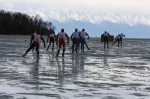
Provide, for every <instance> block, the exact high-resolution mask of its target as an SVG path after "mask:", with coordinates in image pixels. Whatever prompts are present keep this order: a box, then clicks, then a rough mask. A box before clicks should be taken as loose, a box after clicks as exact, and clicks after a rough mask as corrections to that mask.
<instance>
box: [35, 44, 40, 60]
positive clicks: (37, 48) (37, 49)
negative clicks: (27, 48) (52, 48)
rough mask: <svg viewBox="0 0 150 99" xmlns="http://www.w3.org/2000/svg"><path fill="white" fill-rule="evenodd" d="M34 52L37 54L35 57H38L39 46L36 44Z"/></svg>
mask: <svg viewBox="0 0 150 99" xmlns="http://www.w3.org/2000/svg"><path fill="white" fill-rule="evenodd" d="M35 46H36V52H37V57H39V44H36V45H35Z"/></svg>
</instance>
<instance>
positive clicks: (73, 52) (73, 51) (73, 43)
mask: <svg viewBox="0 0 150 99" xmlns="http://www.w3.org/2000/svg"><path fill="white" fill-rule="evenodd" d="M74 46H75V39H73V45H72V53H74Z"/></svg>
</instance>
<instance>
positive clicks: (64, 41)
mask: <svg viewBox="0 0 150 99" xmlns="http://www.w3.org/2000/svg"><path fill="white" fill-rule="evenodd" d="M62 45H63V53H62V57H64V54H65V41H63V43H62Z"/></svg>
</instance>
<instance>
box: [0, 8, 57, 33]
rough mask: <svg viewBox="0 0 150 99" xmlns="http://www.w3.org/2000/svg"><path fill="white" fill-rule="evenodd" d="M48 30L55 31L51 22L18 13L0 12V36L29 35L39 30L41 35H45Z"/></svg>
mask: <svg viewBox="0 0 150 99" xmlns="http://www.w3.org/2000/svg"><path fill="white" fill-rule="evenodd" d="M50 28H52V29H55V27H54V26H53V24H52V23H51V22H47V21H43V20H42V18H40V16H39V15H36V16H35V17H30V16H29V15H27V14H23V13H20V12H9V11H4V10H0V34H3V35H31V34H32V33H34V32H35V31H36V30H39V31H40V32H41V33H42V35H47V34H48V33H49V29H50Z"/></svg>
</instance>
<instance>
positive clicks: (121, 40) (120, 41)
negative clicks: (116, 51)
mask: <svg viewBox="0 0 150 99" xmlns="http://www.w3.org/2000/svg"><path fill="white" fill-rule="evenodd" d="M120 43H121V47H122V38H121V39H120Z"/></svg>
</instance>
